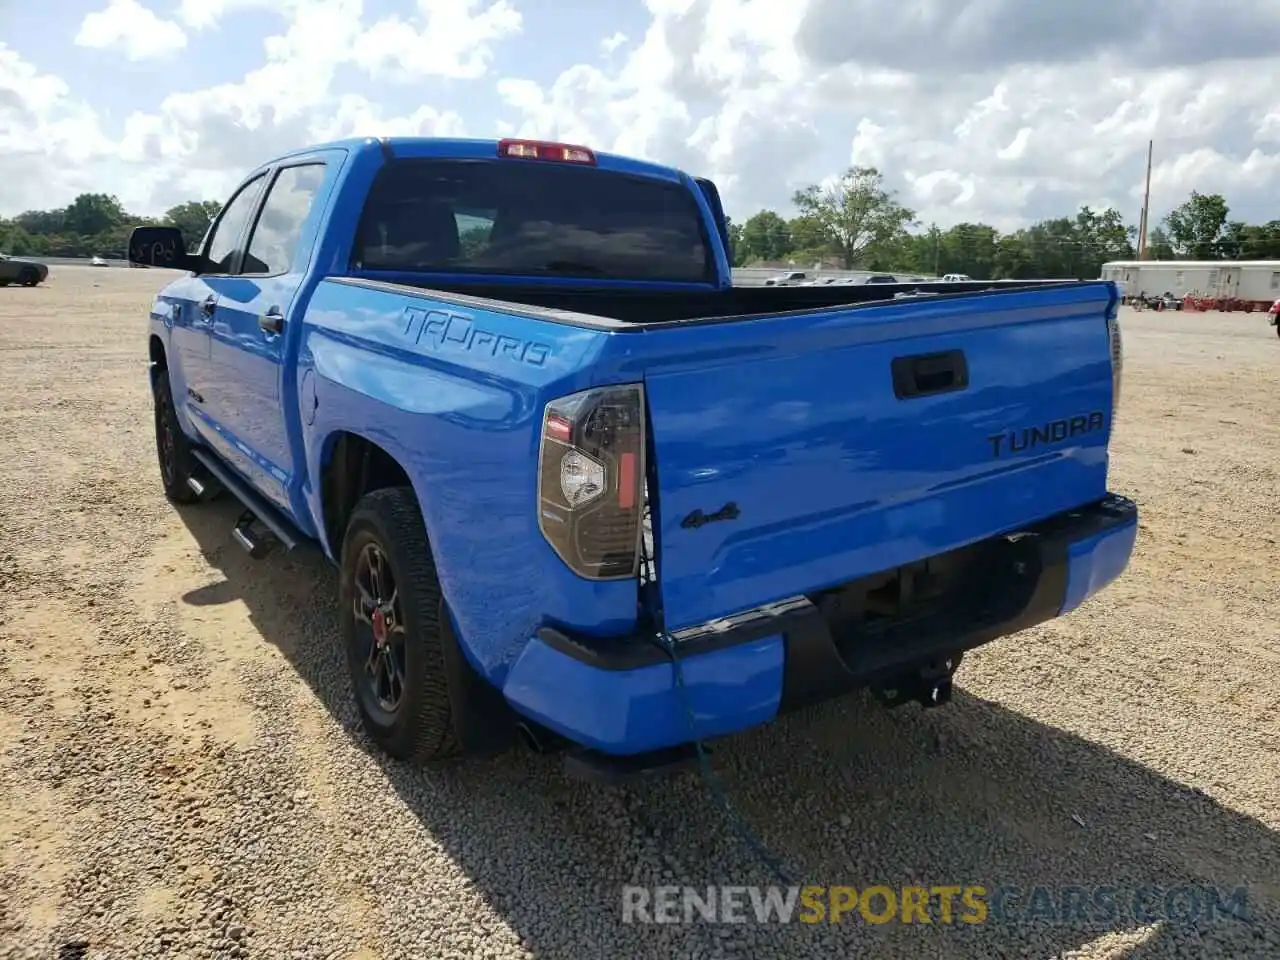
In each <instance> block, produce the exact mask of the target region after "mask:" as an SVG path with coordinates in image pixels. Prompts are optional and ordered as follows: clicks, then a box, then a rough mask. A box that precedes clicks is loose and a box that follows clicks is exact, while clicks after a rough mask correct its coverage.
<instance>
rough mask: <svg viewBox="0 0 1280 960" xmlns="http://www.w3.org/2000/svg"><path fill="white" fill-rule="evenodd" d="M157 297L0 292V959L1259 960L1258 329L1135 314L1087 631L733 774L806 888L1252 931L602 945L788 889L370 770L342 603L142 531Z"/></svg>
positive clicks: (1277, 670)
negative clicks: (1171, 916)
mask: <svg viewBox="0 0 1280 960" xmlns="http://www.w3.org/2000/svg"><path fill="white" fill-rule="evenodd" d="M160 279H161V278H159V277H157V276H156V275H155V274H154V273H148V272H144V271H126V270H111V271H104V270H92V269H88V268H74V267H63V268H55V270H54V272H53V275H52V277H51V279H50V281H49V282H48V284H47V285H45V286H42V287H40V288H37V289H33V290H26V289H12V288H11V289H7V290H3V291H0V363H2V364H3V371H4V376H3V378H2V379H0V449H4V450H8V451H9V454H8V455H7V456H6V457H5V458H4V460H3V461H2V462H0V480H2V481H3V482H0V745H2V747H3V752H2V753H0V956H4V957H15V958H17V957H41V958H44V957H53V956H55V955H56V956H61V957H64V958H70V957H74V956H88V957H93V958H97V957H116V958H122V960H123V958H130V960H132V958H138V957H150V956H161V955H165V956H185V957H214V956H216V957H222V956H232V957H261V958H272V960H275V958H292V957H298V958H302V957H308V958H310V957H316V958H322V957H323V958H336V960H391V958H395V957H404V958H408V957H460V958H461V957H535V956H536V957H585V958H599V957H619V958H621V957H661V958H671V957H706V958H712V957H745V956H753V957H764V956H787V957H790V956H795V957H799V956H832V955H853V954H855V953H857V952H861V951H863V950H867V951H870V950H875V951H876V954H877V955H878V956H885V957H912V958H918V957H928V956H935V957H957V958H975V960H977V958H984V960H985V958H990V957H1019V958H1023V957H1068V956H1069V957H1127V956H1142V957H1171V956H1185V957H1232V958H1235V957H1259V958H1261V957H1276V956H1278V955H1280V842H1278V840H1277V830H1280V746H1277V744H1278V743H1280V723H1277V720H1276V714H1275V712H1274V704H1275V701H1276V699H1277V697H1278V696H1280V680H1278V679H1277V678H1278V676H1280V644H1278V643H1277V641H1278V639H1280V638H1278V636H1277V634H1278V628H1277V617H1276V610H1278V609H1280V576H1277V570H1278V569H1280V521H1278V520H1277V510H1276V505H1277V498H1278V497H1280V479H1278V471H1280V426H1278V425H1277V422H1276V402H1277V398H1278V397H1280V343H1277V341H1276V337H1275V333H1274V331H1273V330H1272V328H1270V327H1268V326H1267V325H1266V323H1265V321H1264V320H1263V319H1262V318H1261V317H1260V316H1231V315H1216V316H1215V315H1190V314H1188V315H1182V314H1157V313H1141V314H1139V313H1126V314H1125V316H1124V318H1123V324H1124V330H1125V333H1126V344H1127V348H1128V365H1127V370H1126V379H1125V384H1124V399H1123V407H1122V410H1121V421H1120V424H1119V427H1118V437H1117V441H1116V443H1115V446H1114V448H1113V450H1114V460H1113V463H1114V481H1113V486H1114V487H1116V488H1117V489H1118V490H1119V491H1121V492H1123V493H1126V494H1128V495H1130V496H1133V497H1135V498H1136V499H1137V500H1138V501H1139V502H1140V505H1141V508H1142V510H1143V513H1144V516H1143V521H1142V528H1141V533H1140V536H1139V541H1138V548H1137V555H1136V557H1135V559H1134V561H1133V564H1132V566H1131V567H1130V569H1129V571H1128V573H1127V574H1126V575H1125V576H1124V578H1123V579H1122V580H1121V581H1119V582H1118V583H1116V584H1115V585H1113V586H1112V587H1111V588H1110V589H1109V590H1108V591H1107V592H1106V593H1105V594H1104V595H1103V596H1101V597H1099V598H1096V599H1094V600H1092V601H1090V602H1089V603H1087V604H1086V605H1085V606H1084V607H1083V608H1081V609H1080V610H1078V611H1076V612H1075V613H1073V614H1072V615H1070V616H1068V617H1066V618H1064V619H1061V620H1059V621H1056V622H1054V623H1051V624H1049V625H1047V626H1045V627H1042V628H1040V629H1037V630H1033V631H1031V632H1029V633H1027V634H1025V635H1021V636H1018V637H1015V638H1011V639H1006V640H1004V641H1002V642H999V643H997V644H994V645H992V646H990V647H987V648H984V649H983V650H981V651H979V652H978V653H976V654H974V655H972V656H971V658H970V659H969V660H967V661H966V664H965V667H964V668H963V669H962V671H961V674H960V677H959V685H960V687H961V689H960V690H959V691H958V692H957V694H956V699H955V701H954V702H953V703H952V704H951V705H950V706H948V707H946V708H944V709H942V710H937V711H931V712H929V713H924V712H922V711H920V710H919V709H918V708H915V707H906V708H903V709H901V710H900V711H895V712H886V711H883V710H881V709H880V708H879V707H877V706H875V705H873V704H872V703H871V702H870V701H869V700H868V699H867V698H864V697H858V696H855V697H851V698H848V699H846V700H843V701H840V702H837V703H833V704H828V705H826V706H824V707H822V708H820V709H816V710H813V711H810V712H808V713H805V714H803V715H800V716H797V717H793V718H790V719H788V720H786V721H784V722H780V723H778V724H775V725H773V726H770V727H768V728H766V729H763V730H760V731H755V732H752V733H750V734H747V735H744V736H741V737H738V738H736V739H733V740H731V741H730V742H728V743H726V744H724V745H723V747H722V748H721V749H720V750H719V751H718V753H717V764H718V766H719V768H720V770H721V771H722V775H723V781H724V783H725V785H726V787H727V790H728V793H729V795H730V796H731V797H732V798H733V799H734V801H735V803H736V804H737V805H738V808H739V809H740V810H741V811H742V814H743V816H744V817H745V818H746V820H747V821H748V822H750V823H751V824H752V825H753V826H754V828H755V829H756V830H757V832H758V833H759V834H760V836H761V837H762V839H763V840H764V842H765V843H766V844H767V845H768V846H769V847H770V848H771V849H773V850H774V851H776V852H777V853H779V854H781V855H782V856H783V857H784V858H785V859H786V860H787V861H788V862H789V863H791V864H792V865H794V866H795V867H796V868H798V869H800V870H802V871H803V873H804V875H805V877H806V878H807V879H809V880H812V881H814V882H824V883H836V884H853V885H856V886H865V885H868V884H872V883H883V884H887V885H889V886H893V887H896V886H900V885H902V884H908V883H913V882H919V883H923V884H925V885H936V884H968V883H981V884H985V885H987V886H988V888H989V889H990V888H993V887H997V886H1000V885H1002V884H1016V885H1019V886H1021V887H1023V888H1024V889H1029V888H1031V887H1033V886H1035V885H1037V884H1044V885H1053V886H1055V888H1061V887H1062V886H1064V885H1069V884H1076V885H1083V886H1086V887H1087V886H1096V885H1112V886H1115V887H1119V888H1120V889H1121V890H1122V891H1132V890H1135V889H1137V888H1140V887H1142V886H1144V885H1150V884H1154V885H1158V886H1160V887H1168V886H1172V885H1179V884H1188V883H1194V884H1216V885H1218V886H1220V887H1227V888H1233V887H1236V886H1237V885H1241V884H1248V885H1250V888H1251V890H1250V907H1251V910H1252V914H1253V922H1252V923H1251V924H1245V923H1240V922H1237V921H1234V920H1229V919H1218V920H1213V921H1200V922H1198V923H1141V922H1139V920H1137V919H1122V920H1120V921H1116V922H1114V923H1111V924H1098V925H1093V926H1089V925H1086V924H1084V923H1082V922H1077V923H1068V924H1049V923H1014V922H1003V923H998V922H988V923H986V924H982V925H978V926H962V925H954V924H953V925H949V926H948V925H940V924H935V925H931V926H923V925H920V924H898V923H892V924H887V925H883V926H873V925H870V924H867V923H865V922H863V921H861V920H857V919H851V920H849V921H847V922H845V923H842V924H839V925H829V924H828V925H820V926H806V925H800V924H793V925H789V926H786V927H779V926H776V925H775V926H771V927H766V926H761V925H757V924H750V925H748V926H741V927H727V926H707V925H694V926H663V927H655V926H635V925H624V924H622V923H621V922H620V917H621V910H620V903H621V885H622V884H625V883H640V884H651V885H652V884H660V883H679V884H693V885H705V884H707V883H739V884H755V883H768V882H769V879H770V878H769V877H768V876H767V874H765V873H764V872H763V871H762V869H761V868H760V866H759V865H758V863H757V862H756V861H755V860H753V858H752V857H751V856H750V855H749V854H748V853H747V852H745V851H744V848H743V847H742V846H741V845H740V844H739V842H738V840H737V839H736V838H735V836H734V835H733V833H732V832H731V831H730V830H729V829H728V827H727V826H726V822H725V820H724V818H723V817H722V816H721V814H720V812H719V811H718V810H717V809H716V808H715V807H714V806H713V805H712V804H711V802H710V801H709V799H708V797H707V794H706V791H705V790H704V789H703V787H702V786H701V785H700V783H699V781H698V780H697V779H696V778H681V779H676V780H671V781H667V782H663V783H658V784H653V785H648V786H645V787H643V788H637V789H633V790H628V791H606V790H599V789H592V788H588V787H585V786H582V785H579V784H574V783H571V782H567V781H566V780H564V778H563V777H562V776H561V774H560V770H559V767H558V766H557V765H556V764H555V763H554V762H553V761H549V760H544V759H540V758H536V757H530V756H526V755H520V754H513V755H510V756H506V757H502V758H499V759H496V760H492V761H487V762H481V763H472V764H468V765H465V766H462V767H458V768H453V769H449V770H445V771H435V772H423V771H415V770H410V769H406V768H404V767H403V766H400V765H398V764H395V763H392V762H389V761H387V760H385V759H383V758H382V757H380V756H379V755H377V754H376V753H374V752H372V751H371V749H370V748H369V746H368V744H367V741H366V740H365V739H364V737H363V736H362V734H361V733H360V731H359V729H358V726H357V724H356V723H355V722H354V715H353V711H352V708H351V706H350V705H349V702H348V701H349V695H348V690H347V685H346V681H345V678H344V675H343V672H342V668H341V664H340V661H339V655H338V648H337V643H336V638H335V636H334V631H333V628H332V624H333V622H334V606H333V596H334V580H333V576H332V574H331V573H330V572H329V571H328V570H327V569H326V568H324V567H323V566H322V565H319V564H313V563H310V562H299V561H291V560H289V559H287V558H281V557H273V558H270V559H268V560H266V561H262V562H253V561H250V560H249V559H248V558H247V557H246V556H245V555H244V554H243V553H242V552H241V551H240V550H239V549H238V548H237V547H236V546H235V545H234V544H233V542H232V541H231V539H230V536H229V532H230V529H231V526H232V522H233V520H234V517H235V514H236V508H235V507H234V505H232V504H230V503H221V502H219V503H215V504H209V505H206V506H204V507H200V508H196V509H190V510H186V511H183V512H178V511H176V510H175V509H174V508H172V507H170V506H169V505H168V504H167V503H166V502H165V501H164V499H163V498H162V496H161V493H160V484H159V479H158V476H157V470H156V465H155V457H154V453H153V436H152V427H151V420H150V417H151V412H150V410H151V408H150V400H149V395H148V392H147V387H146V363H145V358H146V349H145V340H144V333H145V309H146V305H147V302H148V300H149V297H150V295H151V293H152V292H153V291H154V290H155V288H156V286H157V283H158V281H159V280H160ZM1268 609H1269V610H1271V611H1272V613H1271V614H1270V615H1268V614H1267V613H1266V611H1267V610H1268ZM76 945H80V949H79V950H77V949H76ZM86 946H87V953H86V952H85V951H84V947H86ZM58 948H63V950H62V953H61V954H58V953H57V952H56V951H57V950H58Z"/></svg>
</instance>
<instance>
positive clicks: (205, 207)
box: [164, 200, 222, 249]
mask: <svg viewBox="0 0 1280 960" xmlns="http://www.w3.org/2000/svg"><path fill="white" fill-rule="evenodd" d="M221 210H222V204H221V203H219V202H218V201H217V200H188V201H187V202H186V203H180V204H178V205H177V206H176V207H170V208H169V209H168V210H166V211H165V214H164V221H165V223H166V224H167V225H168V226H170V227H177V228H178V229H179V230H181V231H182V239H183V240H184V241H186V244H187V247H188V249H194V248H195V247H196V246H197V245H198V244H199V243H200V241H201V240H203V239H204V235H205V232H206V231H207V230H208V229H209V224H211V223H212V222H213V218H214V217H216V216H217V215H218V214H219V212H221Z"/></svg>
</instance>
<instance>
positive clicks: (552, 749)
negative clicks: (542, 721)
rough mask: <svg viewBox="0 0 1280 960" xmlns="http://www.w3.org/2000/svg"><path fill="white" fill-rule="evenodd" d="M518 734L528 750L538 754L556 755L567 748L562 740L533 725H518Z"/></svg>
mask: <svg viewBox="0 0 1280 960" xmlns="http://www.w3.org/2000/svg"><path fill="white" fill-rule="evenodd" d="M516 734H517V736H518V737H519V738H520V742H521V743H522V744H524V746H525V747H526V748H527V749H529V750H531V751H532V752H533V753H537V754H542V755H545V754H549V753H556V752H557V751H559V750H560V749H562V748H563V747H564V746H565V741H564V740H563V739H562V738H560V737H558V736H556V735H555V734H554V733H552V732H551V731H550V730H545V729H543V728H542V727H539V726H537V725H536V724H533V723H517V724H516Z"/></svg>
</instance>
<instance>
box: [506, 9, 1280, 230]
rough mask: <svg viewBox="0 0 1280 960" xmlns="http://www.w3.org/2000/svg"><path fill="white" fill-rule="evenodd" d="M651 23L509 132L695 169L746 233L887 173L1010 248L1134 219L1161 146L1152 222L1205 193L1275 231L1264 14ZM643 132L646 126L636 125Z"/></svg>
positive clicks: (735, 12) (1271, 65)
mask: <svg viewBox="0 0 1280 960" xmlns="http://www.w3.org/2000/svg"><path fill="white" fill-rule="evenodd" d="M647 6H648V8H649V10H650V12H651V14H652V21H651V24H650V27H649V29H648V31H647V32H646V35H645V37H644V39H643V41H642V42H641V44H640V45H639V46H638V47H637V48H636V49H635V50H633V51H632V53H631V55H630V56H629V57H628V58H627V60H626V62H625V63H624V64H623V65H622V66H621V67H620V68H619V69H618V70H617V71H616V72H607V71H605V72H602V71H600V70H598V69H596V68H589V67H584V66H574V67H571V68H569V69H567V70H565V71H564V72H563V73H562V74H561V75H560V77H559V78H558V79H557V80H556V81H555V83H554V84H552V86H551V87H550V89H549V90H548V91H546V92H545V93H544V92H541V91H537V92H536V93H535V91H533V90H531V89H527V88H526V87H525V86H523V85H518V84H515V83H513V82H512V80H511V79H508V80H507V81H505V82H504V86H503V89H505V90H508V91H511V90H517V89H519V90H522V91H523V96H522V97H520V98H518V99H517V98H513V97H511V96H508V97H507V102H508V104H509V105H510V106H511V107H512V113H511V115H510V117H509V119H510V120H511V122H512V123H514V124H515V125H516V126H517V127H518V128H519V129H520V130H521V132H522V133H523V134H525V135H540V136H553V135H559V134H560V133H562V132H564V131H568V130H572V131H573V132H574V133H575V135H576V136H577V137H578V138H579V139H585V140H587V142H589V143H592V144H594V145H597V146H599V147H600V148H602V149H615V150H623V149H624V148H625V149H626V150H629V151H632V152H638V153H641V154H642V155H645V156H649V157H656V158H660V159H663V160H667V161H669V162H673V163H678V164H688V165H692V166H694V167H695V168H696V172H699V173H708V174H710V175H712V176H715V177H717V178H719V179H720V180H721V185H722V189H723V192H724V194H725V199H726V203H727V204H728V206H729V208H730V211H731V213H732V214H733V215H735V216H739V217H741V216H746V215H748V214H749V213H751V212H753V211H754V210H755V209H758V208H759V207H761V206H766V205H767V206H773V207H776V208H780V209H783V208H786V206H787V201H788V198H789V197H790V195H791V193H792V192H793V190H794V189H795V188H796V186H798V185H800V184H803V183H809V182H817V181H819V180H821V179H823V178H824V177H826V176H828V175H830V174H831V173H833V172H835V171H836V169H838V167H839V165H840V164H841V163H853V164H868V165H874V166H876V167H878V168H880V169H881V170H882V172H884V173H885V175H886V177H887V179H888V181H889V182H890V184H891V185H892V186H894V187H895V188H897V189H899V190H900V192H901V194H902V198H903V200H904V201H905V202H907V203H908V204H910V205H912V206H913V207H914V208H915V209H916V210H917V212H918V213H919V215H920V218H921V219H922V220H924V221H926V222H928V221H937V222H939V223H942V224H949V223H956V222H960V221H963V220H984V221H986V222H989V223H992V224H993V225H996V226H998V227H1001V228H1005V229H1007V228H1011V227H1014V226H1017V225H1020V224H1023V223H1025V222H1027V221H1028V220H1032V219H1039V218H1042V217H1047V216H1060V215H1069V214H1071V213H1072V212H1073V211H1074V210H1075V209H1076V207H1078V206H1079V205H1080V204H1081V203H1091V204H1099V203H1106V204H1114V205H1115V206H1117V207H1118V208H1119V209H1120V210H1121V211H1122V213H1124V214H1126V215H1127V216H1129V217H1130V218H1131V219H1136V211H1137V208H1138V206H1139V204H1140V191H1141V183H1142V175H1143V170H1144V165H1145V159H1146V146H1147V140H1148V138H1155V140H1156V157H1157V162H1156V168H1155V171H1154V173H1153V177H1152V185H1153V198H1152V199H1153V205H1154V206H1155V207H1156V208H1157V209H1158V210H1159V209H1168V208H1169V207H1171V206H1173V205H1174V204H1176V203H1178V202H1180V201H1181V200H1183V199H1185V198H1186V196H1187V195H1188V194H1189V192H1190V190H1191V189H1192V188H1196V189H1199V190H1201V191H1202V192H1215V191H1222V192H1224V193H1226V195H1227V199H1228V202H1229V203H1230V204H1231V205H1232V208H1233V215H1237V214H1238V215H1240V216H1244V217H1249V218H1253V219H1268V218H1271V217H1274V216H1275V214H1274V212H1273V208H1274V203H1273V200H1272V198H1271V195H1270V193H1269V192H1268V190H1269V188H1268V187H1267V185H1266V177H1267V176H1268V175H1270V174H1271V171H1273V170H1275V168H1276V164H1277V163H1280V151H1277V144H1278V143H1280V110H1277V108H1276V101H1275V94H1274V91H1275V90H1276V89H1280V55H1277V53H1276V51H1275V43H1274V38H1275V37H1276V36H1277V35H1280V5H1276V4H1274V3H1273V2H1271V0H1185V2H1184V3H1183V4H1182V5H1181V7H1179V9H1178V10H1177V11H1175V12H1170V11H1164V12H1162V13H1161V15H1160V16H1159V17H1156V16H1154V15H1150V14H1149V13H1148V12H1143V11H1144V10H1145V8H1143V7H1141V6H1140V5H1138V4H1136V0H1079V2H1078V3H1077V4H1076V5H1075V6H1072V7H1071V8H1070V14H1069V15H1068V13H1067V12H1066V11H1067V8H1058V7H1053V6H1052V5H1050V8H1048V9H1042V8H1043V7H1044V5H1043V4H1042V5H1040V6H1036V5H1031V6H1028V5H1026V4H1025V3H1023V2H1014V0H968V2H964V0H959V2H958V0H951V2H948V3H945V4H944V3H942V2H941V0H917V2H915V3H913V4H909V5H905V6H904V5H903V4H901V3H900V2H897V0H807V2H804V0H802V2H801V3H800V4H795V3H792V2H790V0H788V2H787V3H783V2H782V0H648V4H647ZM1081 7H1084V8H1087V9H1086V10H1085V11H1084V12H1082V11H1081V9H1080V8H1081ZM1112 21H1115V22H1116V23H1117V24H1118V26H1117V29H1115V30H1110V29H1104V27H1105V24H1106V23H1111V22H1112ZM1205 24H1212V25H1213V27H1212V30H1211V31H1210V33H1212V35H1213V36H1214V38H1215V40H1214V43H1212V44H1208V43H1205V36H1206V31H1205ZM1262 36H1265V37H1269V38H1270V39H1268V40H1266V41H1265V42H1263V41H1262V40H1260V39H1259V37H1262ZM1219 40H1222V41H1223V42H1218V41H1219ZM1228 40H1229V41H1231V42H1226V41H1228ZM1131 54H1136V55H1131ZM588 70H590V71H593V72H592V73H590V74H589V76H590V77H591V81H590V89H591V90H592V91H593V92H594V95H593V96H592V97H590V98H589V102H584V96H583V92H584V89H585V88H584V82H585V80H584V78H585V77H586V76H588V74H584V71H588ZM604 98H607V100H608V102H604ZM628 106H630V108H631V109H630V110H628V109H627V108H628ZM637 110H639V112H640V113H642V114H643V113H645V112H647V111H652V114H651V115H649V117H648V119H647V121H645V120H641V122H640V123H639V125H637V124H636V116H635V114H636V113H637ZM1273 182H1274V181H1273Z"/></svg>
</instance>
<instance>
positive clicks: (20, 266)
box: [0, 253, 49, 287]
mask: <svg viewBox="0 0 1280 960" xmlns="http://www.w3.org/2000/svg"><path fill="white" fill-rule="evenodd" d="M47 279H49V268H48V267H47V266H45V265H44V264H43V263H37V262H36V261H34V260H23V259H20V258H19V257H11V256H9V255H8V254H6V253H0V287H7V286H8V285H9V284H11V283H20V284H22V286H24V287H34V286H35V285H36V284H38V283H43V282H44V281H45V280H47Z"/></svg>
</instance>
